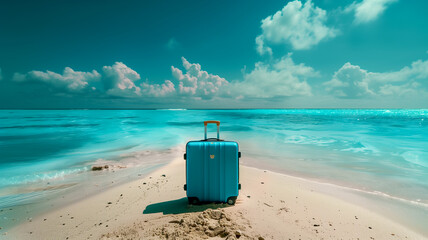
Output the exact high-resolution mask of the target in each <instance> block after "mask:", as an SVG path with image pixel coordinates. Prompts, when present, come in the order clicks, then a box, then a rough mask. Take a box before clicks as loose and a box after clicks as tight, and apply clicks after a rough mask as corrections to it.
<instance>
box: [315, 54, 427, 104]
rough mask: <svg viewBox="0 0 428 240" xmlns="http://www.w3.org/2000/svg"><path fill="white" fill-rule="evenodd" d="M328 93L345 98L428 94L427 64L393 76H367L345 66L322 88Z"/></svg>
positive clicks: (389, 73) (363, 71) (424, 63)
mask: <svg viewBox="0 0 428 240" xmlns="http://www.w3.org/2000/svg"><path fill="white" fill-rule="evenodd" d="M323 85H324V86H325V88H326V90H327V91H328V92H330V93H332V94H333V95H335V96H338V97H343V98H359V97H364V96H369V95H400V96H401V95H405V94H409V93H416V92H418V91H426V90H428V60H427V61H422V60H418V61H415V62H413V63H412V64H411V66H410V67H404V68H402V69H401V70H399V71H394V72H368V71H367V70H364V69H362V68H361V67H360V66H357V65H352V64H351V63H349V62H348V63H345V65H343V66H342V67H341V68H340V69H339V70H338V71H337V72H336V73H335V74H334V75H333V78H332V79H331V80H330V81H328V82H325V83H324V84H323Z"/></svg>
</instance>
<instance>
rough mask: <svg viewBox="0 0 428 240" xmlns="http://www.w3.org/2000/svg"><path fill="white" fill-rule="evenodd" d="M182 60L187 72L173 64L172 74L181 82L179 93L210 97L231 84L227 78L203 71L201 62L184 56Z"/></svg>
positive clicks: (204, 97)
mask: <svg viewBox="0 0 428 240" xmlns="http://www.w3.org/2000/svg"><path fill="white" fill-rule="evenodd" d="M181 60H182V62H183V67H184V69H185V71H186V72H185V73H183V71H182V70H180V69H179V68H176V67H174V66H171V71H172V76H173V77H174V78H175V79H176V80H177V81H178V82H179V85H178V93H179V94H181V95H185V96H192V97H200V98H203V99H210V98H213V97H214V96H216V95H217V94H218V92H219V89H220V88H223V87H225V86H226V85H228V84H229V82H228V81H227V80H226V79H224V78H222V77H220V76H218V75H214V74H211V73H208V72H207V71H203V70H202V69H201V65H200V64H198V63H190V62H189V61H187V60H186V59H185V58H184V57H182V58H181Z"/></svg>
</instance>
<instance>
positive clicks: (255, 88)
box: [228, 54, 319, 98]
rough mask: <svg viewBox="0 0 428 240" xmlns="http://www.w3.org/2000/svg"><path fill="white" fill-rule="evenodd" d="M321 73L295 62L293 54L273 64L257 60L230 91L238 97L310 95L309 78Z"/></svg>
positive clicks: (233, 83)
mask: <svg viewBox="0 0 428 240" xmlns="http://www.w3.org/2000/svg"><path fill="white" fill-rule="evenodd" d="M317 76H319V73H318V72H316V71H315V70H314V69H313V68H311V67H308V66H305V65H304V64H295V63H294V61H293V60H292V58H291V54H288V55H286V56H284V57H282V58H281V59H280V60H278V61H275V62H274V63H273V64H267V63H263V62H257V63H256V64H255V68H254V70H252V71H251V72H250V73H248V74H244V79H243V81H236V82H232V83H231V84H232V86H231V88H230V90H229V91H228V93H229V94H230V95H232V96H237V97H238V98H243V97H249V98H274V97H290V96H310V95H312V92H311V87H310V85H309V84H308V83H307V82H306V80H307V79H308V78H312V77H317Z"/></svg>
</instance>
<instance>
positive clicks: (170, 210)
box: [143, 197, 230, 215]
mask: <svg viewBox="0 0 428 240" xmlns="http://www.w3.org/2000/svg"><path fill="white" fill-rule="evenodd" d="M227 207H230V205H228V204H224V203H207V204H201V205H189V203H188V201H187V198H186V197H184V198H180V199H176V200H171V201H165V202H159V203H153V204H150V205H148V206H147V207H146V209H144V211H143V214H150V213H163V214H164V215H168V214H180V213H190V212H203V211H205V210H207V209H209V208H211V209H218V208H227Z"/></svg>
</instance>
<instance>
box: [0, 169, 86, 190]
mask: <svg viewBox="0 0 428 240" xmlns="http://www.w3.org/2000/svg"><path fill="white" fill-rule="evenodd" d="M89 170H90V167H89V166H84V167H80V168H73V169H63V170H56V171H50V172H43V173H33V174H26V175H20V176H8V177H1V178H0V187H5V186H13V185H21V184H29V183H36V182H42V181H49V180H55V179H64V178H65V177H67V176H68V175H74V174H78V173H82V172H85V171H89Z"/></svg>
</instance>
